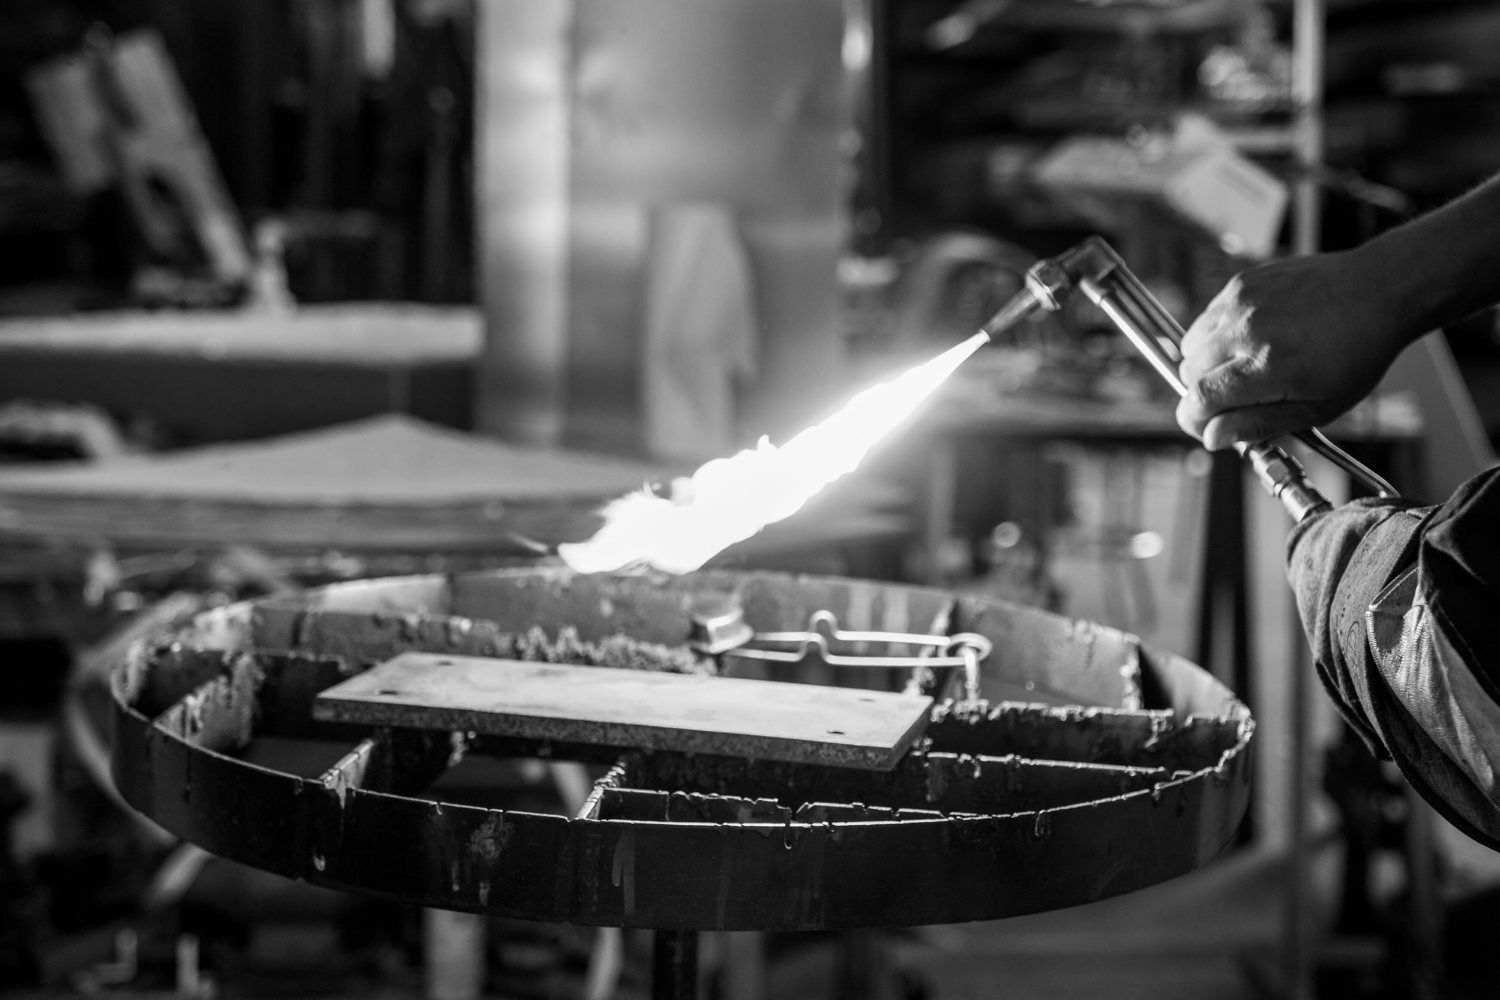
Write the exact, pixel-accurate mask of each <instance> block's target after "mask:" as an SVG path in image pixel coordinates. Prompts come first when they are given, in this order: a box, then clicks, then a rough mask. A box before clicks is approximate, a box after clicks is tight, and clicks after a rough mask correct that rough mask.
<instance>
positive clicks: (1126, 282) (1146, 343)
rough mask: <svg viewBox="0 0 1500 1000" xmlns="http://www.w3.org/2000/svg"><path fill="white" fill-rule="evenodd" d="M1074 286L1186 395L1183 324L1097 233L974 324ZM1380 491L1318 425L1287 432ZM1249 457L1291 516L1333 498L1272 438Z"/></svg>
mask: <svg viewBox="0 0 1500 1000" xmlns="http://www.w3.org/2000/svg"><path fill="white" fill-rule="evenodd" d="M1074 291H1081V292H1083V294H1084V295H1085V296H1087V297H1088V299H1089V301H1091V302H1093V303H1094V305H1096V306H1098V307H1099V309H1100V310H1101V311H1102V312H1103V313H1104V314H1105V316H1107V317H1108V318H1109V320H1110V322H1111V323H1113V324H1114V325H1115V326H1116V327H1117V328H1118V329H1119V331H1120V332H1121V333H1123V334H1124V335H1125V336H1126V338H1127V339H1128V340H1129V341H1130V342H1131V343H1132V344H1133V345H1135V347H1136V349H1137V350H1139V351H1140V352H1141V354H1143V355H1144V356H1145V358H1146V360H1147V361H1148V362H1149V363H1150V364H1151V367H1152V368H1154V369H1155V370H1156V373H1157V374H1158V375H1160V376H1161V377H1162V378H1163V379H1165V380H1166V382H1167V384H1168V385H1170V386H1171V387H1172V388H1173V389H1175V390H1176V391H1177V394H1178V395H1179V396H1185V395H1187V393H1188V387H1187V385H1186V384H1185V383H1184V382H1183V381H1182V376H1180V375H1179V374H1178V372H1177V369H1178V365H1179V364H1181V362H1182V338H1183V336H1184V335H1185V334H1184V331H1183V329H1182V327H1181V326H1180V325H1179V324H1178V322H1177V320H1175V319H1174V318H1173V317H1172V314H1171V313H1169V312H1167V310H1166V308H1165V307H1164V306H1162V304H1161V302H1160V301H1159V300H1157V298H1156V297H1155V296H1154V295H1152V294H1151V291H1150V289H1148V288H1147V287H1146V285H1145V284H1144V283H1143V282H1142V281H1141V280H1140V279H1139V278H1138V277H1136V276H1135V274H1134V273H1132V272H1131V270H1130V268H1128V267H1127V266H1126V265H1125V261H1124V260H1123V259H1122V258H1121V257H1120V255H1119V254H1118V253H1116V252H1115V250H1114V248H1113V247H1111V246H1110V245H1109V244H1108V243H1106V242H1105V241H1104V240H1103V239H1101V238H1100V237H1097V236H1092V237H1089V238H1088V239H1086V240H1084V241H1083V242H1082V243H1080V244H1078V245H1077V246H1075V247H1073V248H1071V249H1069V250H1065V251H1063V252H1062V253H1060V254H1058V255H1057V256H1055V257H1049V258H1047V259H1045V260H1041V261H1038V262H1037V263H1036V264H1034V265H1032V266H1031V268H1029V269H1028V270H1027V272H1026V287H1025V288H1023V289H1022V290H1021V291H1019V292H1017V293H1016V294H1015V295H1014V296H1013V297H1012V298H1011V299H1010V301H1008V302H1007V303H1005V305H1003V306H1001V307H1000V308H999V309H998V310H997V311H996V312H995V314H994V315H992V316H991V317H990V318H989V319H988V320H987V321H986V322H985V324H984V325H983V326H982V327H981V328H980V331H979V332H980V333H981V334H983V335H985V336H986V337H989V338H991V339H993V338H994V336H995V335H996V334H998V333H1000V332H1001V331H1003V330H1006V329H1008V328H1010V327H1012V326H1014V325H1015V324H1017V323H1019V322H1021V321H1022V320H1024V319H1026V318H1027V317H1029V316H1031V315H1033V314H1034V313H1036V312H1037V311H1039V310H1047V311H1049V312H1050V311H1055V310H1057V309H1059V308H1061V306H1062V304H1063V301H1064V300H1065V299H1066V298H1067V297H1068V296H1069V295H1071V294H1072V293H1073V292H1074ZM1292 436H1293V437H1296V438H1297V439H1298V440H1299V441H1301V442H1302V443H1303V444H1305V445H1307V446H1308V447H1309V448H1311V449H1312V450H1313V451H1315V452H1317V453H1318V454H1320V455H1322V456H1324V457H1325V458H1327V459H1328V460H1329V461H1331V462H1333V463H1334V464H1335V465H1337V466H1338V467H1339V468H1341V469H1343V470H1344V471H1345V472H1346V473H1348V474H1349V475H1351V476H1353V477H1354V478H1356V479H1358V480H1360V481H1361V482H1363V483H1364V484H1365V485H1366V486H1368V487H1369V488H1371V489H1372V490H1374V491H1375V492H1376V493H1377V494H1378V495H1380V496H1382V497H1395V496H1396V495H1397V493H1396V489H1395V487H1393V486H1391V484H1390V483H1388V482H1386V481H1385V480H1384V479H1382V478H1381V477H1380V476H1378V475H1376V474H1375V472H1374V471H1372V470H1371V469H1369V468H1368V467H1367V466H1365V465H1364V464H1363V463H1361V462H1359V461H1358V460H1357V459H1355V458H1354V457H1353V456H1352V455H1350V454H1349V453H1348V452H1346V451H1344V450H1343V449H1342V448H1340V447H1338V446H1337V445H1335V444H1334V443H1333V442H1332V441H1330V440H1328V438H1327V437H1326V436H1325V435H1324V434H1323V433H1322V432H1321V431H1319V430H1316V429H1308V430H1306V431H1300V432H1298V433H1296V434H1294V435H1292ZM1234 447H1235V450H1236V451H1237V452H1238V453H1239V455H1240V457H1241V458H1243V459H1245V460H1246V461H1247V462H1249V463H1250V468H1251V470H1252V471H1254V473H1255V476H1256V478H1257V479H1259V480H1260V482H1261V484H1262V485H1263V486H1264V487H1265V488H1266V491H1267V492H1268V493H1270V494H1271V496H1273V497H1275V498H1276V499H1277V500H1279V501H1281V505H1282V506H1283V507H1284V508H1286V511H1287V513H1288V514H1290V515H1291V516H1292V520H1294V521H1297V522H1300V521H1302V520H1303V519H1305V518H1307V517H1309V516H1311V515H1313V514H1316V513H1321V512H1324V511H1327V510H1329V509H1331V507H1332V504H1330V503H1329V501H1328V498H1327V497H1325V496H1324V495H1323V494H1322V492H1321V491H1319V490H1318V488H1317V487H1316V486H1314V485H1313V484H1312V483H1311V482H1309V481H1308V479H1307V474H1306V472H1305V471H1304V469H1303V468H1302V464H1301V463H1300V462H1298V461H1297V459H1295V458H1293V457H1292V455H1291V454H1290V453H1288V452H1287V451H1286V450H1285V449H1284V448H1282V447H1281V446H1280V445H1278V444H1277V443H1276V441H1275V440H1271V441H1259V442H1245V441H1241V442H1239V443H1237V444H1236V445H1235V446H1234Z"/></svg>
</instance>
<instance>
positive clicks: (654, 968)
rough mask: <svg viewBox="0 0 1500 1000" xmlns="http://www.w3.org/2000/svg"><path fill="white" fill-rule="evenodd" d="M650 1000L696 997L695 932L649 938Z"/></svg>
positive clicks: (657, 933)
mask: <svg viewBox="0 0 1500 1000" xmlns="http://www.w3.org/2000/svg"><path fill="white" fill-rule="evenodd" d="M651 996H652V998H653V1000H695V998H696V997H697V996H698V932H697V931H660V930H659V931H653V932H652V934H651Z"/></svg>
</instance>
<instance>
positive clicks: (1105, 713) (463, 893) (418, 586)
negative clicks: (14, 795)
mask: <svg viewBox="0 0 1500 1000" xmlns="http://www.w3.org/2000/svg"><path fill="white" fill-rule="evenodd" d="M707 592H713V593H717V594H729V595H732V596H733V598H734V599H735V600H737V601H738V602H739V603H740V605H741V606H742V607H743V609H744V612H745V617H746V619H747V620H748V621H749V622H750V623H751V624H752V625H753V626H754V627H755V628H756V629H757V630H776V629H786V628H795V627H798V626H800V625H801V624H802V623H805V622H806V621H807V619H808V617H809V615H810V614H811V613H812V612H814V611H817V610H820V609H827V610H831V611H833V612H834V613H836V614H837V615H838V617H839V620H840V621H842V622H845V623H847V624H848V625H849V626H850V627H857V628H875V629H892V630H898V631H910V630H913V629H928V630H931V631H933V632H947V633H953V632H958V631H966V632H975V633H978V634H981V635H984V636H986V637H987V638H988V639H989V640H990V641H991V642H992V643H993V645H994V652H993V653H992V654H991V656H990V658H989V659H988V660H987V661H986V663H985V665H984V683H985V691H986V693H987V694H989V696H990V697H991V698H992V699H993V698H995V696H996V695H997V694H1005V695H1013V696H1015V698H1014V700H1005V701H992V702H991V703H990V704H988V705H984V706H980V707H978V708H975V707H970V708H967V709H963V708H956V707H954V706H953V705H952V704H951V703H943V702H940V703H939V705H938V707H936V708H935V709H934V714H933V720H932V722H931V724H930V725H929V727H928V730H927V737H926V739H924V740H923V741H922V742H921V743H920V744H919V745H918V746H917V747H916V748H915V749H913V750H912V751H911V752H909V753H908V754H907V755H906V757H905V758H904V759H903V760H902V761H901V763H900V764H899V765H898V767H897V768H896V770H895V771H893V772H890V773H889V774H886V773H882V772H864V771H850V770H842V769H837V768H824V767H816V766H811V765H792V764H784V763H776V762H769V761H753V760H741V759H735V758H727V757H724V758H721V757H714V756H710V755H702V754H699V755H680V754H671V753H642V752H637V751H632V750H631V749H629V748H599V747H581V746H573V745H562V744H555V743H545V742H541V741H535V740H532V741H523V740H511V739H504V738H497V737H485V736H474V735H473V734H465V733H433V732H426V731H415V730H395V729H373V730H372V729H368V728H366V729H360V728H358V727H350V726H347V725H342V724H333V723H319V722H315V721H314V720H313V719H312V717H311V711H310V707H311V701H312V698H313V697H314V696H315V695H316V694H317V692H319V691H321V690H323V689H324V688H327V687H329V686H331V685H332V684H334V683H336V682H337V681H339V680H341V679H343V678H345V677H347V676H349V675H350V674H352V673H354V672H357V671H359V670H362V669H364V668H367V667H368V666H370V665H373V664H374V663H376V662H379V661H381V660H383V659H385V658H387V657H389V656H391V655H394V654H395V653H397V652H401V651H404V650H410V649H415V650H422V651H427V652H441V653H457V654H470V655H495V656H516V655H518V653H525V652H526V651H527V650H534V649H535V648H536V646H537V644H538V643H540V644H541V645H542V646H546V647H547V648H549V649H551V650H553V652H557V651H558V649H559V648H560V647H561V646H566V647H567V649H566V650H565V651H564V652H565V653H566V655H568V656H575V657H576V656H582V657H583V658H584V660H588V659H589V658H592V660H593V661H594V662H601V663H604V664H606V665H641V664H642V663H644V662H645V661H651V665H655V666H658V667H662V666H665V667H667V668H674V669H680V668H682V666H681V665H682V664H686V663H690V662H692V655H691V654H690V652H689V650H688V646H687V640H688V637H689V635H690V632H691V614H692V607H693V606H694V602H695V601H697V600H698V599H699V598H701V596H702V595H703V594H704V593H707ZM528 644H529V645H528ZM625 661H629V662H628V663H627V662H625ZM937 674H942V671H938V672H937ZM949 680H950V679H949V678H944V677H942V676H936V677H934V678H931V679H930V687H931V689H932V691H933V693H941V691H942V690H943V687H942V686H943V685H944V684H945V683H947V682H948V681H949ZM112 693H113V702H114V716H115V720H114V721H115V726H116V731H115V740H114V752H113V768H114V775H115V779H116V782H117V784H118V787H119V789H120V791H121V792H122V794H123V795H124V797H125V798H126V800H127V801H129V802H130V803H131V804H132V805H133V806H134V807H135V808H137V809H139V810H140V811H141V812H143V813H145V814H146V815H147V816H149V817H151V818H152V819H154V820H155V821H156V822H158V823H160V824H161V825H162V826H164V827H166V828H167V829H168V830H170V831H172V832H173V833H175V834H177V835H179V836H181V837H183V838H184V839H186V840H188V841H191V842H193V843H195V844H198V845H199V846H201V847H203V848H205V849H207V850H208V851H210V852H212V853H214V854H217V855H221V856H223V857H227V858H230V859H233V860H236V861H240V862H243V863H246V864H249V865H252V866H254V867H257V868H261V869H265V870H267V871H271V872H275V873H279V874H282V875H286V876H290V877H294V878H300V879H304V880H306V881H308V882H310V883H313V884H316V885H321V886H326V887H330V888H335V889H342V890H348V891H354V892H359V893H365V894H370V895H375V896H379V897H385V898H391V899H397V900H401V901H404V902H409V903H415V904H420V905H424V906H430V907H438V908H444V909H453V910H461V911H470V912H478V913H486V914H491V915H499V916H508V917H518V918H526V919H534V920H542V921H560V922H570V923H577V924H585V925H598V926H620V927H642V928H654V929H658V930H679V931H689V930H770V931H798V930H813V929H834V928H856V927H872V926H911V925H919V924H931V923H950V922H959V921H969V920H980V919H993V918H999V917H1006V916H1014V915H1019V914H1023V913H1031V912H1038V911H1042V910H1047V909H1054V908H1059V907H1064V906H1070V905H1074V904H1078V903H1083V902H1087V901H1091V900H1096V899H1101V898H1104V897H1107V896H1112V895H1116V894H1119V893H1123V892H1127V891H1131V890H1134V889H1138V888H1142V887H1145V886H1148V885H1151V884H1154V883H1156V882H1159V881H1162V880H1164V879H1167V878H1170V877H1173V876H1176V875H1179V874H1182V873H1184V872H1187V871H1190V870H1192V869H1193V868H1196V867H1198V866H1200V865H1201V864H1203V863H1204V862H1206V861H1208V860H1209V859H1211V858H1213V857H1214V856H1216V855H1217V854H1219V853H1220V852H1221V851H1222V850H1223V849H1224V848H1225V847H1226V846H1228V845H1229V844H1230V843H1231V842H1232V841H1233V839H1234V837H1235V834H1236V830H1237V828H1238V825H1239V821H1240V819H1241V818H1242V816H1243V814H1244V811H1245V808H1246V806H1247V803H1248V798H1249V768H1250V755H1249V743H1250V739H1251V736H1252V733H1253V729H1254V723H1253V721H1252V720H1251V718H1250V714H1249V712H1248V710H1247V709H1246V708H1245V706H1244V705H1243V704H1242V703H1241V702H1239V701H1238V700H1237V699H1235V697H1234V696H1233V695H1232V694H1231V693H1230V692H1229V691H1228V690H1227V689H1226V688H1225V687H1224V686H1223V685H1222V684H1220V683H1219V682H1218V681H1216V680H1215V679H1214V678H1213V677H1211V676H1210V675H1209V674H1207V673H1206V672H1205V671H1203V670H1202V669H1200V668H1199V667H1197V666H1195V665H1193V664H1191V663H1189V662H1187V661H1186V660H1183V659H1181V658H1180V657H1177V656H1174V655H1171V654H1166V653H1162V652H1159V651H1155V650H1152V649H1149V648H1147V647H1145V646H1143V645H1142V644H1141V643H1140V642H1139V641H1138V640H1136V639H1135V638H1134V637H1132V636H1129V635H1127V634H1125V633H1122V632H1118V631H1116V630H1113V629H1109V628H1105V627H1103V626H1099V625H1094V624H1090V623H1087V622H1081V621H1075V620H1071V619H1067V618H1063V617H1060V616H1057V615H1053V614H1049V613H1047V612H1044V611H1040V610H1037V609H1033V608H1027V607H1023V606H1018V605H1013V604H1008V603H1006V602H1003V601H999V600H995V599H989V598H985V597H981V596H973V595H963V594H954V593H949V592H946V591H942V590H937V589H931V588H922V587H911V586H905V585H895V584H887V583H876V582H870V581H856V580H843V579H835V578H814V577H794V576H787V575H782V574H773V573H736V572H728V571H716V572H706V573H698V574H690V575H687V576H683V577H675V578H667V579H661V578H648V577H610V576H574V575H572V574H570V573H568V572H566V571H564V570H560V569H552V568H542V569H537V568H528V569H516V570H497V571H486V572H476V573H467V574H458V575H451V576H439V575H428V576H415V577H403V578H394V579H381V580H370V581H359V582H354V583H341V584H335V585H331V586H327V587H323V588H319V589H317V590H313V591H310V592H307V593H306V594H303V595H299V596H297V597H295V598H267V599H262V600H254V601H247V602H241V603H236V604H231V605H227V606H225V607H221V608H216V609H213V610H210V611H207V612H204V613H202V614H200V615H199V616H198V617H197V618H196V619H194V621H193V622H191V623H190V624H189V625H188V626H186V627H184V628H181V629H178V630H176V631H173V632H170V633H168V634H164V635H162V636H159V637H156V638H154V639H153V640H151V641H149V642H145V643H142V644H140V645H138V646H137V647H136V648H135V650H134V651H133V652H132V653H131V654H130V656H129V657H128V659H127V660H126V662H124V663H122V664H121V665H120V666H119V667H118V668H117V669H116V671H115V674H114V677H113V680H112ZM1048 701H1050V702H1052V704H1044V703H1043V702H1048ZM1060 702H1061V703H1062V704H1059V703H1060ZM288 740H294V741H302V743H301V745H311V746H314V747H316V748H318V749H319V751H320V752H321V753H322V754H323V760H322V762H321V763H317V764H316V765H315V766H307V764H308V763H309V762H301V763H299V767H298V768H296V769H282V767H281V766H279V765H277V764H276V763H275V762H274V761H273V760H270V759H269V758H267V757H266V753H265V750H266V747H267V746H270V745H272V744H274V743H275V742H276V741H288ZM470 755H478V756H480V757H498V758H515V757H519V758H533V759H540V760H543V761H559V760H576V761H583V762H585V763H588V764H592V765H597V767H598V770H599V772H600V776H599V777H598V780H597V782H596V783H595V785H594V787H593V791H592V794H591V795H589V797H588V801H587V802H586V803H585V805H584V807H583V808H582V809H581V810H580V811H579V812H578V813H577V814H576V815H563V814H552V813H542V812H530V811H525V810H521V809H515V808H506V807H505V806H504V804H503V803H477V804H476V803H469V802H453V801H444V800H443V799H442V798H441V796H440V795H435V794H434V793H433V791H432V789H433V785H434V783H436V782H438V781H439V780H440V779H441V778H442V777H443V776H444V774H445V773H448V772H449V771H450V769H452V768H453V767H454V766H455V765H457V764H459V762H460V761H461V760H462V759H464V758H465V757H466V756H470ZM312 756H313V757H314V758H316V757H317V756H318V754H316V753H315V754H313V755H312Z"/></svg>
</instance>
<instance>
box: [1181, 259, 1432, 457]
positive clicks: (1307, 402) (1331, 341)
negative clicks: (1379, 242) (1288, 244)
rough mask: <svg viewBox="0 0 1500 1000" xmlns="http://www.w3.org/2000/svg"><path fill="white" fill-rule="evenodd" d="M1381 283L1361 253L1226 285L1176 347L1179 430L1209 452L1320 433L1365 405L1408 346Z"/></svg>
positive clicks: (1281, 267) (1277, 267) (1264, 270)
mask: <svg viewBox="0 0 1500 1000" xmlns="http://www.w3.org/2000/svg"><path fill="white" fill-rule="evenodd" d="M1380 275H1381V268H1380V261H1379V260H1378V259H1376V258H1374V257H1373V255H1372V254H1371V253H1370V251H1368V250H1367V249H1363V248H1362V249H1356V250H1351V251H1345V252H1341V253H1326V254H1317V255H1313V256H1309V257H1296V258H1290V259H1287V260H1281V261H1275V262H1273V263H1270V264H1263V265H1261V266H1259V267H1256V268H1252V269H1250V270H1248V271H1244V272H1242V273H1240V274H1238V275H1236V276H1235V277H1233V278H1231V279H1230V280H1229V282H1228V283H1227V284H1226V285H1225V286H1224V288H1223V289H1222V290H1221V291H1220V292H1219V294H1218V295H1216V296H1215V297H1214V299H1213V301H1212V302H1210V303H1209V304H1208V308H1206V309H1205V310H1204V311H1203V314H1202V315H1200V316H1199V317H1198V318H1197V319H1196V320H1194V321H1193V324H1192V326H1191V327H1189V328H1188V331H1187V336H1186V337H1185V338H1184V340H1183V342H1182V352H1183V360H1182V364H1181V366H1180V368H1179V371H1180V372H1181V375H1182V380H1183V381H1184V382H1185V383H1186V384H1187V387H1188V393H1187V395H1186V396H1184V397H1183V398H1182V400H1181V402H1179V403H1178V405H1177V422H1178V423H1179V424H1180V425H1181V426H1182V429H1183V430H1185V431H1187V432H1188V433H1189V434H1192V435H1193V436H1194V437H1198V438H1201V439H1202V440H1203V444H1204V446H1205V447H1207V448H1209V449H1210V450H1218V449H1220V448H1227V447H1229V446H1231V445H1233V444H1234V443H1235V442H1236V441H1250V442H1255V441H1263V440H1266V439H1267V438H1271V437H1276V436H1277V435H1280V434H1286V433H1290V432H1293V431H1299V430H1304V429H1306V428H1308V427H1313V426H1317V425H1319V424H1323V423H1327V422H1328V421H1329V420H1332V419H1333V418H1334V417H1336V416H1338V415H1339V414H1341V413H1343V412H1345V411H1346V410H1348V409H1349V408H1350V407H1352V406H1353V405H1354V404H1355V403H1357V402H1359V400H1361V399H1363V398H1364V397H1365V396H1367V395H1369V393H1370V392H1371V391H1372V390H1373V389H1374V388H1375V386H1376V384H1377V383H1379V381H1380V378H1381V376H1382V375H1384V373H1385V370H1386V369H1387V368H1388V367H1389V366H1390V364H1391V362H1392V361H1393V360H1395V357H1396V355H1397V354H1398V353H1400V351H1401V349H1402V348H1403V347H1405V346H1406V340H1407V336H1406V331H1405V330H1404V328H1403V326H1402V323H1401V321H1400V319H1399V317H1398V315H1397V310H1396V309H1395V308H1393V306H1394V305H1395V303H1392V302H1391V301H1389V299H1390V298H1391V293H1390V286H1389V284H1388V283H1386V282H1383V281H1382V280H1381V276H1380ZM1383 293H1384V294H1383Z"/></svg>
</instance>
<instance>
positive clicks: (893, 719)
mask: <svg viewBox="0 0 1500 1000" xmlns="http://www.w3.org/2000/svg"><path fill="white" fill-rule="evenodd" d="M931 707H932V699H931V698H928V697H925V696H918V695H907V694H895V693H891V692H885V691H867V690H864V689H861V688H835V687H824V686H821V685H816V684H788V683H782V682H778V681H758V680H747V679H742V678H733V677H705V676H699V675H692V674H672V673H662V672H658V671H647V670H620V669H614V668H609V667H583V666H575V665H572V664H556V663H538V662H530V661H521V660H501V659H490V658H487V657H478V656H450V655H446V654H442V653H402V654H400V655H399V656H396V657H395V658H393V659H390V660H387V661H386V662H384V663H381V664H378V665H376V666H375V667H372V668H371V669H370V670H368V671H366V672H364V673H362V674H359V675H358V676H356V677H351V678H350V679H348V680H346V681H343V682H341V683H339V684H336V685H334V686H333V687H331V688H329V689H328V690H326V691H324V692H323V693H322V694H320V695H319V696H318V698H317V700H316V702H315V703H314V706H313V714H314V716H315V717H316V718H319V719H323V720H327V721H334V722H356V723H364V724H367V725H378V726H400V727H407V728H417V729H441V730H454V731H466V732H475V733H486V734H490V735H497V736H518V737H531V738H539V739H555V740H558V741H559V742H573V743H585V744H591V745H605V746H619V747H636V748H643V749H650V750H675V751H681V752H693V753H711V754H722V755H726V756H733V757H747V758H753V759H758V760H780V761H789V762H793V763H806V764H825V765H833V766H839V767H852V768H863V769H867V770H876V771H889V770H891V769H892V768H893V767H895V766H896V762H897V761H898V760H900V759H901V757H902V755H903V754H905V753H906V751H907V749H908V748H909V747H910V746H911V744H912V742H913V741H914V740H915V739H916V738H917V736H918V735H919V734H920V733H921V731H922V729H923V727H924V726H925V725H926V722H927V719H928V714H929V711H930V709H931Z"/></svg>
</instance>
